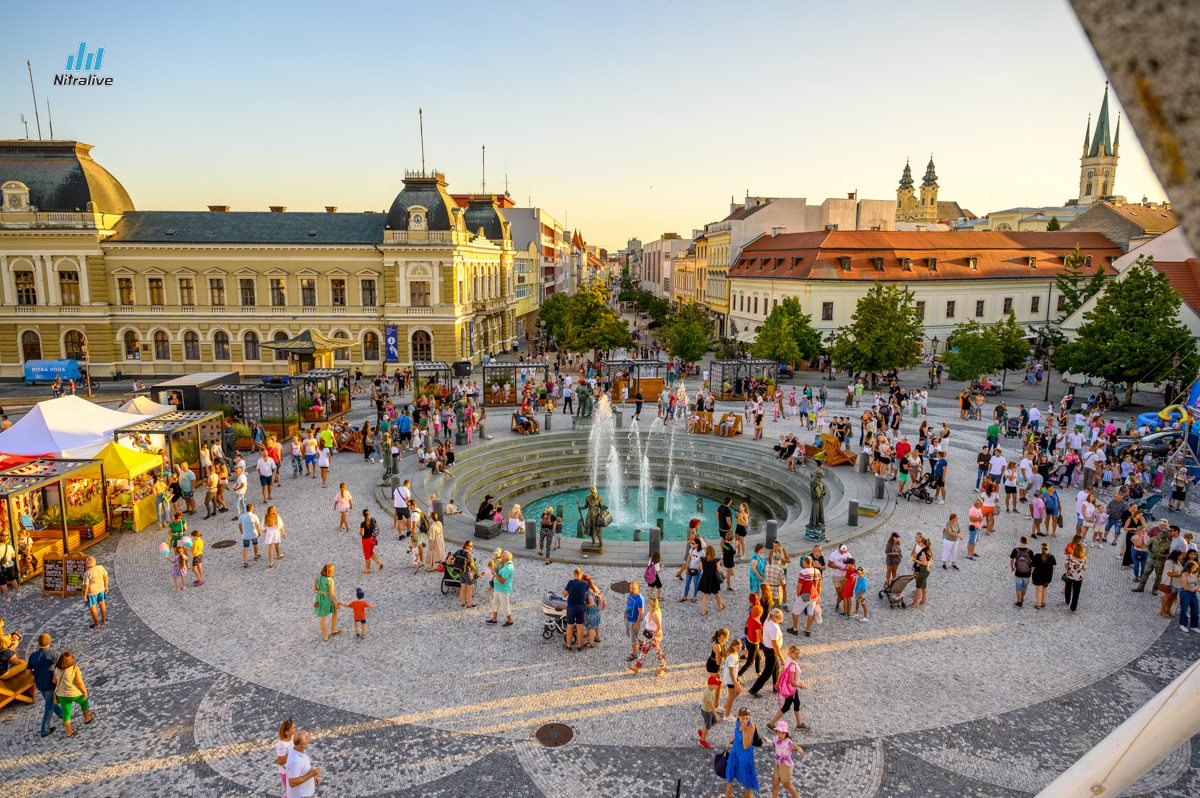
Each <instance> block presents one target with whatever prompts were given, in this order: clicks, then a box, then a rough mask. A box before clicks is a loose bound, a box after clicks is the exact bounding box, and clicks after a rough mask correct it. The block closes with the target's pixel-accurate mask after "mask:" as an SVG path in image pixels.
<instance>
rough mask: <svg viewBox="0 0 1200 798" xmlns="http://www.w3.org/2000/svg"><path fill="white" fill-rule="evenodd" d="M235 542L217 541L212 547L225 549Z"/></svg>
mask: <svg viewBox="0 0 1200 798" xmlns="http://www.w3.org/2000/svg"><path fill="white" fill-rule="evenodd" d="M236 542H237V541H234V540H218V541H217V542H216V543H214V544H212V547H213V548H214V549H227V548H229V547H230V546H232V545H233V544H234V543H236Z"/></svg>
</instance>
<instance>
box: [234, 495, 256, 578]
mask: <svg viewBox="0 0 1200 798" xmlns="http://www.w3.org/2000/svg"><path fill="white" fill-rule="evenodd" d="M237 522H238V526H240V527H241V529H242V567H243V568H249V567H250V562H249V559H248V557H247V555H248V554H249V552H250V547H251V546H253V547H254V559H256V560H257V559H258V538H259V536H260V535H261V534H262V522H261V521H260V520H259V518H258V516H257V515H255V514H254V505H253V504H247V505H246V511H245V512H244V513H242V514H241V515H239V516H238V519H237Z"/></svg>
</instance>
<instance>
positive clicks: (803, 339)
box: [771, 296, 821, 360]
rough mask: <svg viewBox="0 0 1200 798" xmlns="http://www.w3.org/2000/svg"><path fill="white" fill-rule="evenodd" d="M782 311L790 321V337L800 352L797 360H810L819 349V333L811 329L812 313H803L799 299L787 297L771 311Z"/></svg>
mask: <svg viewBox="0 0 1200 798" xmlns="http://www.w3.org/2000/svg"><path fill="white" fill-rule="evenodd" d="M776 310H779V311H782V312H783V314H784V315H785V316H787V317H788V321H790V322H791V323H792V338H794V339H795V341H796V349H797V351H798V352H799V353H800V356H799V358H797V359H798V360H811V359H812V358H814V357H816V356H817V353H819V352H820V351H821V334H820V333H819V332H817V331H816V330H815V329H813V326H812V314H811V313H805V312H804V311H803V310H802V309H801V308H800V300H799V299H797V298H796V297H792V296H790V297H787V298H785V299H784V300H783V302H782V303H781V304H780V305H779V307H778V308H772V309H771V312H772V313H774V312H775V311H776Z"/></svg>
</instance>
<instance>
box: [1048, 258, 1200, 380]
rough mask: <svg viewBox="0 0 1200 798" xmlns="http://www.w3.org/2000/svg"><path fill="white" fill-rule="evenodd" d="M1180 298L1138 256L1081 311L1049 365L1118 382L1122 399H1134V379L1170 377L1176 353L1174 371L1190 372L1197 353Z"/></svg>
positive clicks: (1149, 263) (1195, 364)
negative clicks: (1070, 334) (1073, 331)
mask: <svg viewBox="0 0 1200 798" xmlns="http://www.w3.org/2000/svg"><path fill="white" fill-rule="evenodd" d="M1182 303H1183V299H1182V298H1181V297H1180V296H1179V293H1178V292H1177V291H1175V289H1174V288H1172V287H1171V283H1170V281H1169V280H1167V277H1166V275H1165V274H1162V273H1161V272H1158V271H1155V269H1154V258H1152V257H1147V256H1142V257H1140V258H1138V259H1137V261H1135V262H1134V264H1133V265H1132V266H1130V267H1129V268H1128V269H1127V270H1126V271H1125V273H1124V275H1123V277H1122V279H1121V280H1119V281H1118V280H1113V281H1110V282H1108V283H1107V285H1106V286H1105V288H1104V291H1103V292H1102V293H1101V294H1100V297H1099V299H1098V301H1097V302H1096V306H1095V307H1094V308H1093V309H1092V310H1090V311H1088V312H1087V313H1085V314H1083V319H1084V321H1083V324H1081V325H1080V326H1079V329H1078V330H1077V331H1076V337H1075V339H1074V340H1072V341H1067V342H1066V343H1064V344H1062V345H1061V346H1060V347H1058V350H1057V351H1056V352H1055V353H1054V365H1055V367H1056V368H1058V369H1059V370H1060V371H1065V372H1070V373H1073V374H1087V375H1090V376H1093V377H1099V378H1100V379H1103V380H1109V381H1110V382H1116V383H1123V384H1124V385H1125V401H1126V402H1129V401H1131V400H1132V399H1133V387H1134V385H1135V384H1137V383H1139V382H1160V381H1162V380H1164V379H1168V378H1169V377H1170V376H1171V372H1172V366H1173V364H1172V362H1171V356H1172V355H1175V354H1177V355H1179V356H1180V358H1181V360H1180V362H1179V367H1178V369H1177V370H1176V371H1177V373H1180V374H1191V373H1195V371H1196V369H1197V367H1198V366H1200V357H1198V356H1197V353H1196V342H1195V341H1194V340H1193V339H1192V336H1191V333H1190V332H1189V331H1188V329H1187V328H1186V327H1185V326H1184V325H1183V324H1182V323H1181V322H1180V321H1179V308H1180V306H1181V305H1182Z"/></svg>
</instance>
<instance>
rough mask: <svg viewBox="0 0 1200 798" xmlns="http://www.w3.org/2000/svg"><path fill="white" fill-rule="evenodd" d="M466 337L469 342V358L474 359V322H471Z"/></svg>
mask: <svg viewBox="0 0 1200 798" xmlns="http://www.w3.org/2000/svg"><path fill="white" fill-rule="evenodd" d="M467 337H468V338H469V339H470V340H471V357H475V322H471V327H470V333H469V334H468V336H467Z"/></svg>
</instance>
